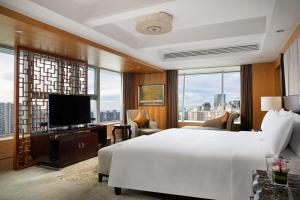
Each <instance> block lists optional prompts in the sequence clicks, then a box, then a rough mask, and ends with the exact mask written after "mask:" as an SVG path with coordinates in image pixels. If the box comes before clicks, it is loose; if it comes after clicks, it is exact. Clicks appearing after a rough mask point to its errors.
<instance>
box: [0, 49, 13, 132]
mask: <svg viewBox="0 0 300 200" xmlns="http://www.w3.org/2000/svg"><path fill="white" fill-rule="evenodd" d="M14 62H15V58H14V54H13V51H12V50H10V49H4V48H1V47H0V72H1V73H0V136H5V135H10V134H12V133H13V131H14Z"/></svg>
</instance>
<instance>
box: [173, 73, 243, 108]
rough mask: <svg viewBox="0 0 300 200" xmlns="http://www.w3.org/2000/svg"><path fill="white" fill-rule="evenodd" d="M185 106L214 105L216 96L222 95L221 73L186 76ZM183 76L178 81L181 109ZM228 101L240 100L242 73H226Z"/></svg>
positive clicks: (225, 88)
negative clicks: (207, 103) (208, 103)
mask: <svg viewBox="0 0 300 200" xmlns="http://www.w3.org/2000/svg"><path fill="white" fill-rule="evenodd" d="M185 84H186V90H185V106H186V107H195V106H201V105H202V104H203V103H204V102H210V103H211V104H213V101H214V95H215V94H220V93H221V73H218V74H196V75H186V83H185ZM182 87H183V76H180V77H179V80H178V93H179V107H181V106H182V93H183V92H182V91H183V88H182ZM224 94H226V101H227V102H228V101H231V100H234V99H240V72H234V73H224Z"/></svg>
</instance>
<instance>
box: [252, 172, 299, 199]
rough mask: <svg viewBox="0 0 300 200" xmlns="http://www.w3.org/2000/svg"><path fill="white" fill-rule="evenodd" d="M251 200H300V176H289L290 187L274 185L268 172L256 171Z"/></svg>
mask: <svg viewBox="0 0 300 200" xmlns="http://www.w3.org/2000/svg"><path fill="white" fill-rule="evenodd" d="M252 190H253V194H254V195H253V196H252V197H250V198H249V199H250V200H289V199H293V200H300V175H295V174H288V187H285V186H278V185H276V186H275V185H273V183H271V181H270V179H269V177H268V175H267V172H266V171H262V170H255V171H254V172H253V181H252Z"/></svg>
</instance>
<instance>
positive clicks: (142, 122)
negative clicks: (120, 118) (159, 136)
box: [133, 112, 149, 128]
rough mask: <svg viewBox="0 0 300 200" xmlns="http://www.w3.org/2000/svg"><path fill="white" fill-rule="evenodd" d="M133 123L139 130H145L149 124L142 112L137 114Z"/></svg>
mask: <svg viewBox="0 0 300 200" xmlns="http://www.w3.org/2000/svg"><path fill="white" fill-rule="evenodd" d="M133 121H134V122H135V123H136V124H137V125H138V127H139V128H147V127H148V124H149V119H147V118H146V116H145V113H144V112H139V113H138V115H137V116H136V117H135V118H134V120H133Z"/></svg>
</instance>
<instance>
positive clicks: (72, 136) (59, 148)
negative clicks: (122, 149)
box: [31, 128, 98, 168]
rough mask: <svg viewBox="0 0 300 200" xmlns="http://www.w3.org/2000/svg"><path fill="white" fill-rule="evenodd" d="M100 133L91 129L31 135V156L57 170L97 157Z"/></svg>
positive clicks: (54, 131)
mask: <svg viewBox="0 0 300 200" xmlns="http://www.w3.org/2000/svg"><path fill="white" fill-rule="evenodd" d="M97 151H98V132H97V131H94V129H90V128H75V129H66V130H52V131H48V132H46V133H45V132H43V133H42V132H41V133H35V134H32V135H31V155H32V157H33V159H34V160H35V161H36V162H37V163H40V164H44V165H48V166H51V167H55V168H61V167H66V166H68V165H71V164H74V163H76V162H79V161H82V160H86V159H88V158H92V157H95V156H97Z"/></svg>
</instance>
